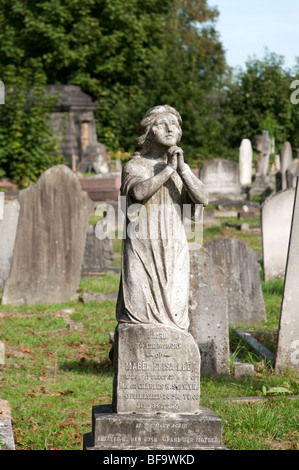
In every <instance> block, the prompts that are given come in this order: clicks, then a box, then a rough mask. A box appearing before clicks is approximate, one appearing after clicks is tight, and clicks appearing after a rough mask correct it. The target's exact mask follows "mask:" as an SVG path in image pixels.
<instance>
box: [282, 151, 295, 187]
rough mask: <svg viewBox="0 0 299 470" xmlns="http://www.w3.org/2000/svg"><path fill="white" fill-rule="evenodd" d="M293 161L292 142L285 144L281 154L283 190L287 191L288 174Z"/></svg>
mask: <svg viewBox="0 0 299 470" xmlns="http://www.w3.org/2000/svg"><path fill="white" fill-rule="evenodd" d="M292 161H293V152H292V146H291V144H290V142H285V144H284V146H283V149H282V153H281V178H282V180H281V184H282V190H284V189H287V178H286V172H287V169H288V168H289V166H290V165H291V163H292Z"/></svg>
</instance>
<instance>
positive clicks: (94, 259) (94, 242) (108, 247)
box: [81, 225, 114, 277]
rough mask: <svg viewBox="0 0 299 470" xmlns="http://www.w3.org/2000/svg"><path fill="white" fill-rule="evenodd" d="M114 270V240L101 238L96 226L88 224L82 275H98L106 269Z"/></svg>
mask: <svg viewBox="0 0 299 470" xmlns="http://www.w3.org/2000/svg"><path fill="white" fill-rule="evenodd" d="M111 270H112V271H113V270H114V251H113V240H112V239H109V238H104V239H103V240H99V239H98V238H97V237H96V235H95V227H94V226H92V225H88V228H87V234H86V242H85V250H84V257H83V263H82V270H81V277H84V276H94V275H98V274H100V273H102V272H104V271H111Z"/></svg>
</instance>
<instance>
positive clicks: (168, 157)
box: [84, 105, 224, 450]
mask: <svg viewBox="0 0 299 470" xmlns="http://www.w3.org/2000/svg"><path fill="white" fill-rule="evenodd" d="M169 129H171V133H170V132H169ZM180 137H181V117H180V115H179V113H178V112H177V111H176V110H175V109H173V108H171V107H169V106H167V105H165V106H157V107H154V108H152V109H150V110H149V111H148V112H147V113H146V115H145V116H144V119H143V120H142V122H141V125H140V136H139V138H138V139H137V140H136V149H135V150H136V152H135V153H134V155H133V157H132V158H131V159H130V160H129V161H128V162H127V164H126V165H125V166H124V168H123V172H122V196H125V197H126V200H127V207H126V233H127V237H126V238H125V239H124V240H123V248H122V273H121V281H120V287H119V295H118V301H117V306H116V319H117V322H118V325H117V328H116V331H115V339H114V349H113V353H111V357H112V359H113V365H114V382H113V400H112V406H110V405H108V406H107V405H106V406H99V407H94V408H93V411H92V415H93V419H92V422H93V427H92V432H91V433H89V434H88V435H85V436H84V448H85V449H92V450H107V449H118V450H129V449H158V450H160V449H166V450H167V449H204V448H209V449H223V448H224V447H223V445H222V436H221V420H220V419H219V418H218V417H217V416H216V415H214V413H212V412H211V410H209V409H206V408H203V407H201V406H200V405H199V398H200V352H199V349H198V346H197V343H196V342H195V340H194V338H193V337H192V335H191V334H190V333H189V332H188V327H189V315H188V300H189V273H190V265H189V247H188V242H187V238H186V233H185V229H184V219H182V218H181V216H180V215H179V212H180V210H179V209H180V208H181V205H182V204H185V203H186V202H185V201H186V198H188V190H189V191H190V193H191V194H192V199H191V198H190V205H192V204H193V206H194V205H195V201H197V204H203V205H205V206H206V205H207V203H208V201H207V194H206V191H205V188H204V186H203V184H202V182H201V181H200V180H199V179H198V178H196V176H195V175H194V174H193V173H192V171H191V169H190V168H189V167H188V165H186V164H185V162H184V157H183V152H182V150H181V149H180V147H178V143H179V140H180ZM185 190H186V192H185ZM137 203H139V204H137ZM193 209H195V207H193ZM144 212H146V216H145V214H144ZM136 222H137V225H138V230H136V231H134V229H133V228H132V227H135V225H133V226H132V224H133V223H136ZM130 224H131V225H130ZM153 224H157V225H155V227H157V231H155V230H154V232H151V231H150V229H151V228H152V226H153ZM166 227H167V230H168V231H167V234H166V233H165V231H164V230H165V228H166ZM146 229H147V230H146Z"/></svg>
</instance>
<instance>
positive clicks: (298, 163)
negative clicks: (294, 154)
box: [286, 158, 299, 189]
mask: <svg viewBox="0 0 299 470" xmlns="http://www.w3.org/2000/svg"><path fill="white" fill-rule="evenodd" d="M298 176H299V158H295V159H294V160H293V161H292V163H291V164H290V165H289V166H288V168H287V170H286V184H287V188H288V189H290V188H293V189H295V187H296V183H297V177H298Z"/></svg>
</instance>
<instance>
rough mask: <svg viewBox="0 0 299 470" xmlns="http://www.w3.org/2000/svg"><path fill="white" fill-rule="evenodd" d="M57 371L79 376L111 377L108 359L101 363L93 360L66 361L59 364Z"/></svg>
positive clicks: (110, 364)
mask: <svg viewBox="0 0 299 470" xmlns="http://www.w3.org/2000/svg"><path fill="white" fill-rule="evenodd" d="M59 369H61V370H64V371H67V372H77V373H79V374H82V373H83V374H101V375H107V376H112V375H113V365H112V362H111V361H110V359H109V358H107V359H103V360H102V361H95V360H94V359H86V360H83V358H82V359H80V360H79V361H68V362H64V363H63V364H60V366H59Z"/></svg>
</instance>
